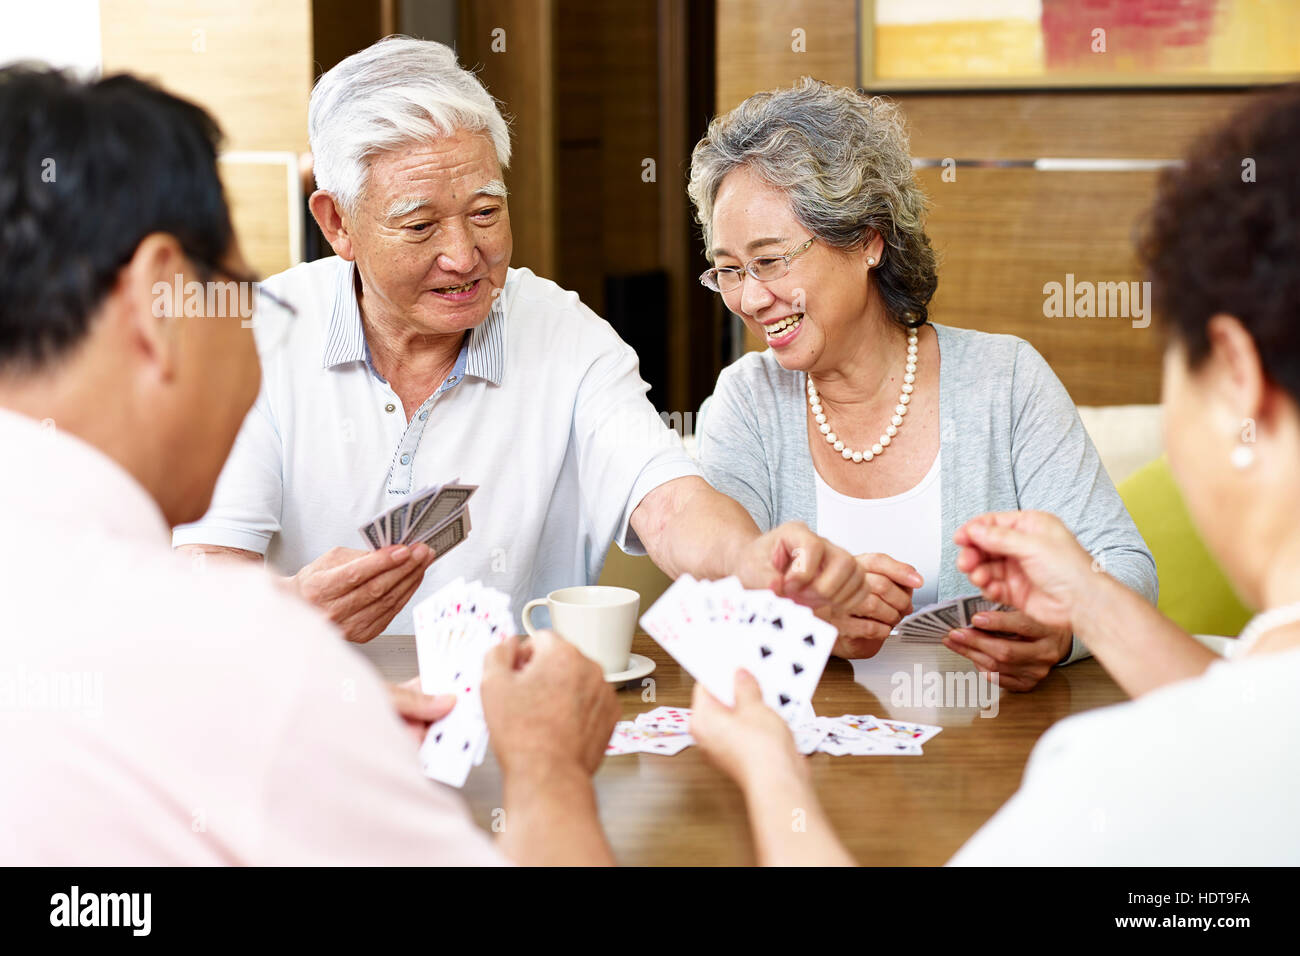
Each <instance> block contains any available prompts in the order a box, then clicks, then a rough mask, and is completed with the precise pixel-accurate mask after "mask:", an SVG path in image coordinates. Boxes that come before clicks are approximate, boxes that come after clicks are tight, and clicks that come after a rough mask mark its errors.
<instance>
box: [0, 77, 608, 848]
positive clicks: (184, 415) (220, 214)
mask: <svg viewBox="0 0 1300 956" xmlns="http://www.w3.org/2000/svg"><path fill="white" fill-rule="evenodd" d="M0 129H3V130H4V136H3V137H2V138H0V448H3V449H4V463H5V466H4V468H3V469H0V529H3V538H2V539H0V540H2V541H3V547H0V702H3V703H2V704H0V765H3V766H4V767H5V771H6V776H7V779H8V780H10V781H11V783H10V784H9V785H7V786H5V787H3V788H0V846H3V847H4V848H5V851H4V852H5V860H6V862H8V863H29V864H81V865H86V864H134V863H155V864H157V863H251V864H256V863H269V864H285V863H324V864H328V863H376V864H380V863H426V864H428V863H497V862H505V861H507V860H508V859H513V860H515V861H518V862H576V863H597V862H608V861H609V859H610V852H609V847H608V844H607V842H606V840H605V837H604V834H603V833H602V832H601V829H600V825H599V821H598V818H597V816H596V807H595V798H594V794H593V792H592V787H591V781H590V777H591V774H592V772H593V771H594V770H595V768H596V766H597V765H598V764H599V762H600V760H601V758H602V756H603V754H604V748H605V744H606V742H607V741H608V739H609V734H610V731H611V729H612V727H613V723H614V720H615V717H616V715H617V704H616V702H615V700H614V696H613V693H612V692H611V691H610V690H609V688H608V687H607V686H606V685H605V684H604V681H603V679H602V675H601V672H600V668H599V667H598V666H597V665H596V664H594V663H592V662H591V661H588V660H587V659H586V658H584V657H583V656H582V655H581V654H580V653H579V652H578V651H576V650H575V649H574V648H572V647H571V646H570V645H568V644H566V643H565V642H563V641H562V640H560V639H559V638H558V637H556V636H555V635H552V634H542V635H539V636H538V638H536V639H534V640H533V641H532V642H530V643H531V649H530V651H529V652H528V653H522V652H521V647H520V645H519V643H518V641H517V640H516V639H511V640H509V641H507V642H505V643H504V644H502V645H500V646H499V647H498V648H497V649H495V650H494V651H493V652H491V654H490V655H489V658H488V660H487V661H486V665H485V675H484V680H483V684H482V687H483V701H484V708H485V711H486V714H487V720H488V725H489V729H490V730H491V733H492V741H493V745H494V748H495V749H496V751H497V755H498V758H499V761H500V763H501V766H502V769H503V771H504V774H505V803H506V810H507V813H508V815H509V820H510V826H509V828H508V829H507V831H506V832H505V833H504V834H503V836H502V837H501V839H500V840H498V841H497V843H496V845H495V846H494V845H493V843H492V841H490V840H489V839H488V837H487V836H486V835H485V834H483V833H482V832H481V831H480V830H478V829H477V828H476V827H475V826H474V825H473V823H472V821H471V820H470V819H469V817H468V815H467V814H466V813H465V811H464V808H463V807H462V806H461V805H460V803H459V801H458V800H456V799H455V798H454V797H453V796H452V795H451V794H450V793H449V792H448V791H446V790H444V789H442V788H441V787H440V786H438V785H434V784H431V783H430V782H428V781H427V780H425V779H424V778H423V777H421V775H420V774H419V771H418V770H417V760H416V748H415V744H414V741H413V740H412V739H411V734H410V733H409V732H407V731H406V730H404V728H403V726H402V722H401V721H400V720H399V719H398V717H397V715H396V714H395V713H394V711H393V704H392V701H391V700H390V699H389V696H388V693H387V691H386V690H385V688H384V685H383V684H382V682H380V681H379V680H378V678H377V677H376V676H375V674H374V672H373V670H372V669H371V668H370V667H369V666H368V665H367V664H366V662H365V661H364V660H362V659H361V658H360V657H358V656H357V655H356V654H355V652H353V651H352V650H351V649H350V648H349V647H348V645H347V644H346V642H344V641H343V640H342V639H341V636H340V635H339V633H338V631H337V630H335V629H334V628H333V627H332V626H330V625H329V624H328V623H327V622H326V621H325V620H324V618H323V617H322V616H321V615H320V614H319V613H318V612H317V611H315V610H314V609H312V608H311V607H309V606H308V605H307V604H306V603H305V602H303V601H301V600H300V599H298V598H297V597H295V596H293V595H290V594H288V593H286V592H285V591H284V590H283V589H282V588H281V587H279V586H277V585H276V584H275V583H274V581H273V580H272V578H271V577H270V576H269V575H268V574H267V573H266V572H264V571H262V570H260V569H255V568H251V567H235V566H230V567H224V566H221V567H212V568H206V567H204V566H203V564H202V562H198V563H194V562H192V561H191V560H190V559H188V558H184V557H181V556H178V555H176V554H174V553H173V552H172V551H171V548H170V546H169V545H170V533H169V529H170V527H171V526H172V525H175V524H177V523H180V522H184V521H192V520H194V519H196V518H198V517H200V516H201V515H202V514H203V513H204V512H205V511H206V510H207V507H208V504H209V502H210V501H211V498H212V492H213V488H214V486H215V483H216V480H217V475H218V473H219V472H220V470H221V467H222V464H223V462H224V461H225V458H226V456H227V454H228V453H229V451H230V448H231V445H232V443H233V442H234V439H235V436H236V433H237V432H238V430H239V427H240V423H241V422H242V421H243V419H244V417H245V415H246V413H247V412H248V409H249V408H250V406H251V405H252V403H253V400H254V398H255V397H256V395H257V391H258V386H259V380H260V370H259V363H258V356H257V351H256V348H255V346H254V341H253V335H252V333H251V332H250V330H249V328H248V321H249V319H250V318H251V316H250V314H249V310H248V309H247V308H244V307H242V306H241V307H239V308H237V309H235V310H234V312H235V314H227V315H220V314H215V312H208V313H205V314H201V315H195V314H194V309H193V304H192V303H191V302H190V301H188V299H187V300H186V301H184V302H182V301H181V300H179V299H178V293H177V290H180V289H185V288H186V284H187V283H191V282H196V281H197V282H201V283H202V282H221V283H223V284H224V283H228V282H248V281H249V278H248V274H247V267H246V265H245V263H244V261H243V258H242V256H241V255H240V252H239V248H238V245H237V243H236V242H235V239H234V235H233V230H232V228H231V223H230V218H229V214H228V212H227V208H226V204H225V200H224V198H223V195H222V189H221V183H220V180H219V178H218V175H217V167H216V147H217V140H218V130H217V128H216V125H215V124H214V123H213V121H212V119H211V118H210V117H209V116H208V115H207V114H206V113H204V112H203V110H201V109H200V108H198V107H197V106H194V105H192V104H190V103H186V102H184V101H182V100H179V99H177V98H175V97H173V96H170V95H168V94H167V93H165V92H163V91H162V90H159V89H157V88H155V87H152V86H150V85H148V84H146V83H144V82H141V81H139V80H136V79H133V78H131V77H127V76H117V77H112V78H109V79H106V80H102V81H99V82H95V83H89V84H84V83H81V82H77V81H75V80H73V79H70V78H68V77H67V76H64V75H62V74H60V73H56V72H53V71H48V70H42V69H35V68H31V67H11V68H8V69H4V70H0ZM200 298H202V297H200ZM234 301H235V302H237V303H242V302H243V301H244V298H243V297H242V296H239V297H236V298H235V300H234ZM220 311H229V310H220ZM408 557H411V558H413V559H414V560H417V561H419V560H425V559H426V558H427V554H396V555H395V556H394V558H393V560H394V561H395V562H398V563H400V562H401V561H404V560H406V559H407V558H408ZM420 703H421V706H422V707H423V708H424V709H423V710H422V711H420V712H418V713H417V714H416V715H415V716H418V717H421V718H423V719H424V720H429V719H432V718H434V717H436V716H439V715H441V714H442V713H445V712H446V710H447V707H446V704H447V702H446V701H437V700H429V699H426V700H424V701H422V702H420ZM525 715H527V716H526V719H524V717H525ZM410 716H411V715H410V714H408V719H409V717H410ZM420 729H422V728H420V727H417V730H420Z"/></svg>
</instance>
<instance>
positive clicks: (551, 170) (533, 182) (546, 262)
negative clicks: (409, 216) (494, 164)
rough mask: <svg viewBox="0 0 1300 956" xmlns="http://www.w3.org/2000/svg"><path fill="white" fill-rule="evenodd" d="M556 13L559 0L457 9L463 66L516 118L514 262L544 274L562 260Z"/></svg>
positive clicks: (465, 1) (492, 1)
mask: <svg viewBox="0 0 1300 956" xmlns="http://www.w3.org/2000/svg"><path fill="white" fill-rule="evenodd" d="M555 16H556V10H555V2H554V0H472V2H471V0H461V3H460V5H459V7H458V17H459V27H458V30H459V34H460V39H459V42H458V43H457V53H458V54H459V56H460V61H461V65H462V66H464V67H466V68H468V69H477V70H478V73H479V77H480V78H481V79H482V80H483V82H484V84H486V86H487V88H488V90H490V91H491V93H492V95H493V96H495V97H496V98H497V99H498V100H500V101H501V103H502V112H503V113H504V114H505V115H506V118H507V120H510V121H511V134H512V136H511V138H512V139H513V142H514V147H513V148H514V154H513V156H512V158H511V161H510V170H509V172H507V174H506V186H507V187H508V188H509V190H510V226H511V229H512V231H513V233H514V255H513V258H512V259H511V264H512V265H515V266H528V267H529V268H530V269H532V270H533V271H534V272H536V273H537V274H538V275H543V276H551V275H553V274H554V272H555V263H556V244H555V242H554V240H553V237H554V233H555V201H556V198H555V197H556V188H555V158H556V153H555V130H556V117H555V57H554V33H555ZM496 30H502V31H504V36H503V39H504V44H505V49H504V50H500V49H497V50H494V49H493V41H494V39H498V38H501V35H500V34H497V35H496V36H494V31H496Z"/></svg>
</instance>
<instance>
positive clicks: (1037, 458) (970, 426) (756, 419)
mask: <svg viewBox="0 0 1300 956" xmlns="http://www.w3.org/2000/svg"><path fill="white" fill-rule="evenodd" d="M934 330H935V332H936V334H937V335H938V340H939V355H940V365H939V442H940V447H941V449H942V452H943V455H942V461H941V466H940V467H941V475H940V481H941V484H942V498H943V515H942V526H943V549H942V551H941V553H940V572H939V582H938V588H939V595H938V600H940V601H945V600H948V599H949V598H954V597H959V596H961V595H963V594H969V593H971V592H973V591H974V590H975V589H974V588H973V587H972V586H971V584H970V582H969V581H968V580H967V579H966V576H965V575H964V574H962V573H961V572H960V571H958V570H957V564H956V561H957V548H956V545H954V544H953V541H952V536H953V534H954V533H955V532H956V531H957V529H958V528H959V527H960V526H961V525H962V524H964V523H965V522H966V521H967V520H969V519H970V518H973V517H975V516H976V515H979V514H983V513H984V512H986V511H1013V510H1016V509H1031V510H1039V511H1050V512H1052V513H1053V514H1055V515H1058V516H1059V517H1060V518H1061V520H1062V521H1064V522H1065V524H1066V526H1067V527H1069V529H1070V530H1071V531H1073V532H1074V534H1075V535H1076V536H1077V537H1078V539H1079V541H1080V543H1081V544H1082V545H1083V546H1084V547H1085V548H1086V549H1087V550H1088V551H1089V552H1090V553H1091V554H1093V555H1094V557H1096V558H1097V559H1098V562H1099V565H1100V567H1102V568H1104V569H1105V570H1106V571H1107V572H1108V573H1109V574H1110V575H1111V576H1113V577H1115V578H1116V579H1118V580H1119V581H1121V582H1122V583H1124V584H1125V585H1127V586H1128V587H1130V588H1132V589H1133V590H1135V591H1137V592H1138V593H1139V594H1142V595H1143V596H1145V597H1146V598H1147V599H1148V600H1149V601H1151V602H1152V603H1154V602H1155V598H1156V565H1155V561H1154V560H1153V559H1152V557H1151V552H1150V551H1148V550H1147V547H1146V542H1144V541H1143V540H1142V536H1141V535H1140V534H1139V533H1138V530H1137V528H1136V527H1135V526H1134V524H1133V519H1132V518H1130V517H1129V514H1128V512H1127V511H1126V510H1125V509H1124V504H1123V502H1122V501H1120V497H1119V494H1118V493H1117V492H1116V491H1115V485H1114V484H1113V483H1112V482H1111V480H1110V477H1109V476H1108V475H1107V474H1106V471H1105V469H1104V468H1103V467H1102V464H1101V459H1100V458H1099V457H1098V455H1097V449H1096V448H1094V447H1093V444H1092V440H1091V439H1090V438H1089V437H1088V433H1087V432H1086V431H1085V430H1084V427H1083V422H1082V421H1080V419H1079V413H1078V411H1077V410H1076V409H1075V407H1074V403H1073V402H1072V401H1071V400H1070V396H1069V394H1068V393H1067V392H1066V390H1065V386H1063V385H1062V384H1061V382H1060V380H1059V379H1058V378H1057V377H1056V375H1055V374H1054V373H1053V372H1052V369H1051V367H1050V366H1048V364H1047V362H1046V361H1045V360H1044V359H1043V357H1042V356H1041V355H1039V354H1038V352H1037V351H1035V350H1034V348H1033V346H1031V345H1030V344H1029V343H1028V342H1026V341H1024V340H1023V339H1019V338H1016V337H1015V336H1011V335H991V334H989V333H986V332H976V331H972V330H970V329H957V328H951V327H949V326H944V325H936V326H934ZM806 388H807V377H806V376H805V374H804V373H803V372H791V371H788V370H786V369H784V368H782V367H781V365H780V364H779V363H778V362H777V361H776V358H775V357H774V356H773V354H772V352H771V351H770V350H769V351H766V352H751V353H749V354H748V355H746V356H744V357H743V358H741V359H740V360H739V361H737V362H735V363H733V364H732V365H730V366H728V367H727V368H725V369H723V370H722V374H721V375H720V376H719V377H718V384H717V388H716V390H715V391H714V393H713V396H712V397H711V398H710V399H709V400H708V401H707V402H706V405H705V408H703V409H701V414H700V418H699V423H698V431H697V435H698V442H699V444H698V454H699V460H700V464H701V467H702V468H703V471H704V475H705V477H706V478H707V479H708V480H709V482H710V483H711V484H712V485H713V486H714V487H715V488H717V489H718V490H719V491H721V492H723V493H724V494H727V495H730V496H731V497H732V498H734V499H736V500H737V501H738V502H740V503H741V504H742V505H744V506H745V509H746V510H747V511H749V513H750V514H751V515H753V516H754V520H755V521H756V522H757V523H758V526H759V528H761V529H762V530H764V531H766V530H768V529H770V528H772V527H773V526H775V525H778V524H780V523H781V522H783V521H802V522H803V523H804V524H806V525H807V526H808V527H809V528H812V529H813V530H816V529H817V494H816V491H815V484H814V478H813V463H812V455H811V453H810V452H809V449H808V432H807V420H806V418H805V415H806V414H807V413H806V411H805V403H806V401H807V399H806V397H805V395H806V393H805V389H806ZM1086 653H1087V651H1086V649H1085V648H1084V647H1083V646H1082V644H1080V642H1079V641H1078V640H1077V639H1076V640H1075V645H1074V649H1073V651H1072V653H1071V654H1070V657H1069V660H1074V659H1076V658H1078V657H1080V656H1082V655H1083V654H1086Z"/></svg>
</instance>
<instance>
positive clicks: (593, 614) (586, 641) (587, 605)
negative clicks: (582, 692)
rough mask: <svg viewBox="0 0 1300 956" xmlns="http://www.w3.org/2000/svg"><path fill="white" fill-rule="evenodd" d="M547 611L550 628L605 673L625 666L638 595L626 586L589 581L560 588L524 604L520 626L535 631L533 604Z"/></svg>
mask: <svg viewBox="0 0 1300 956" xmlns="http://www.w3.org/2000/svg"><path fill="white" fill-rule="evenodd" d="M543 604H545V605H546V607H547V608H548V609H549V610H550V612H551V628H552V630H554V631H555V632H556V633H558V634H559V635H560V636H561V637H563V638H564V639H565V640H566V641H568V642H569V643H570V644H572V645H573V646H574V647H576V648H577V649H578V650H580V651H582V653H584V654H586V655H587V656H588V657H590V658H591V659H592V660H593V661H595V662H596V663H597V664H599V665H600V666H601V669H602V670H604V672H605V673H606V674H617V673H619V672H621V671H625V670H627V668H628V661H629V659H630V658H631V655H632V635H633V634H634V633H635V632H636V616H637V611H638V610H640V607H641V595H639V594H637V592H635V591H632V590H630V589H628V588H615V587H609V586H607V585H599V584H590V585H579V586H578V587H571V588H560V589H559V590H558V591H552V592H551V593H550V594H548V595H546V597H544V598H534V599H533V600H531V601H529V602H528V603H527V604H525V605H524V610H523V613H522V614H520V615H519V616H520V617H521V618H523V622H524V630H525V631H527V632H528V633H529V634H534V633H536V629H535V628H534V627H533V622H532V615H533V608H537V607H541V606H542V605H543Z"/></svg>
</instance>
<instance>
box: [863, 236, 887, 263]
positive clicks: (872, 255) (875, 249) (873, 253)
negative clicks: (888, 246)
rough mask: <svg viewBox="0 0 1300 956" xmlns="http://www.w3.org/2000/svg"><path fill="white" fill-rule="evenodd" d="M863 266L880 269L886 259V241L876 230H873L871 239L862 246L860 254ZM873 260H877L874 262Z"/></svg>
mask: <svg viewBox="0 0 1300 956" xmlns="http://www.w3.org/2000/svg"><path fill="white" fill-rule="evenodd" d="M859 257H860V258H861V259H862V264H863V265H864V266H866V267H867V268H868V269H879V268H880V263H881V262H882V261H883V260H884V257H885V239H884V237H883V236H881V235H880V233H878V232H876V230H874V229H872V230H871V238H870V239H868V240H867V241H866V242H864V243H863V244H862V250H861V252H860V253H859ZM872 260H875V261H874V262H873V261H872Z"/></svg>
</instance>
